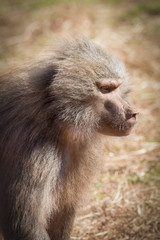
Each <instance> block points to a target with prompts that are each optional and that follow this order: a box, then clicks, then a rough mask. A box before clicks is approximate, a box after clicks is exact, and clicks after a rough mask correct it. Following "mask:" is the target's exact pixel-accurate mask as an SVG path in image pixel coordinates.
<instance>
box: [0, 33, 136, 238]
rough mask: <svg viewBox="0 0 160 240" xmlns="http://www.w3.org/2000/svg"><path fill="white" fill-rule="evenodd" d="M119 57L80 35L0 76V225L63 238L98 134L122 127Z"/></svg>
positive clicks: (132, 118)
mask: <svg viewBox="0 0 160 240" xmlns="http://www.w3.org/2000/svg"><path fill="white" fill-rule="evenodd" d="M127 76H128V75H127V73H126V70H125V67H124V64H123V63H122V62H121V61H120V60H118V59H117V58H115V57H113V56H112V55H111V54H109V53H108V52H106V51H105V50H103V49H102V48H101V47H99V46H97V45H96V44H94V43H93V42H91V41H89V40H88V39H87V38H85V37H83V38H80V39H74V40H70V41H69V40H68V41H67V40H66V41H64V43H63V44H61V45H60V46H59V47H58V48H57V49H56V50H55V51H54V52H53V53H51V54H50V55H49V57H46V58H45V59H43V60H41V61H39V62H35V64H32V66H30V67H29V66H28V67H26V69H23V70H21V71H17V73H16V72H14V73H12V74H9V75H7V74H6V75H3V76H1V77H0V231H1V234H2V235H3V238H4V240H22V239H23V240H68V239H69V237H70V232H71V229H72V224H73V219H74V216H75V211H76V208H77V206H78V205H79V201H80V199H81V198H82V196H83V189H84V187H85V186H86V185H88V182H89V180H90V178H91V176H92V175H94V174H95V173H94V171H95V169H96V165H97V162H96V159H97V149H100V147H99V145H100V144H101V142H100V141H99V140H100V139H101V137H102V134H104V135H111V136H113V135H114V136H124V135H128V134H129V133H130V131H131V129H132V128H133V126H134V125H135V123H136V115H137V111H136V110H135V109H134V108H133V107H132V106H131V105H130V104H128V102H127V100H126V94H127V92H128V87H127V78H128V77H127Z"/></svg>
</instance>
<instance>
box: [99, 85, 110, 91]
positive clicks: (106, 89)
mask: <svg viewBox="0 0 160 240" xmlns="http://www.w3.org/2000/svg"><path fill="white" fill-rule="evenodd" d="M100 91H101V92H102V93H109V92H111V91H112V89H111V88H110V87H109V86H101V87H100Z"/></svg>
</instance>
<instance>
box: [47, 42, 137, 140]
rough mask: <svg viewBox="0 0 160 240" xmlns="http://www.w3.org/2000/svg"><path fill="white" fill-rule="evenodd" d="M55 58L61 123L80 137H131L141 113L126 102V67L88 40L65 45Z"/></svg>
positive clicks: (55, 79) (55, 89)
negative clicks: (100, 135)
mask: <svg viewBox="0 0 160 240" xmlns="http://www.w3.org/2000/svg"><path fill="white" fill-rule="evenodd" d="M55 59H56V61H55V62H54V64H55V66H56V71H57V73H56V75H55V78H54V81H53V84H52V85H51V89H52V90H51V91H52V92H54V97H55V98H56V99H57V101H56V103H58V104H57V106H55V107H56V108H57V112H58V113H59V121H62V122H63V123H65V126H67V128H69V127H70V126H72V130H74V132H76V131H77V132H79V134H83V133H84V134H85V135H87V134H90V133H91V132H94V131H98V132H100V133H103V134H106V135H115V136H124V135H128V134H129V133H130V131H131V129H132V128H133V126H134V125H135V123H136V115H137V111H136V110H135V108H133V107H132V106H131V105H130V104H129V103H128V101H127V100H126V94H127V92H128V86H127V85H128V84H127V82H128V75H127V73H126V70H125V67H124V64H123V63H122V62H121V61H120V60H118V59H117V58H115V57H113V56H112V55H110V54H109V53H108V52H106V51H104V50H103V49H102V48H100V47H99V46H97V45H96V44H94V43H92V42H90V41H89V40H88V39H86V38H81V39H80V40H73V41H71V42H67V43H65V44H64V45H63V46H61V47H60V49H59V50H57V51H56V56H55Z"/></svg>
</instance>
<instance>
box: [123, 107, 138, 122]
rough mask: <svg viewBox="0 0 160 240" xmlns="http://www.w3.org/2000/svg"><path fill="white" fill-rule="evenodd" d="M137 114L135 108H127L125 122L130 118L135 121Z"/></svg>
mask: <svg viewBox="0 0 160 240" xmlns="http://www.w3.org/2000/svg"><path fill="white" fill-rule="evenodd" d="M138 114H139V112H138V111H137V110H136V109H135V108H129V109H127V110H126V120H128V119H130V118H134V119H136V118H137V115H138Z"/></svg>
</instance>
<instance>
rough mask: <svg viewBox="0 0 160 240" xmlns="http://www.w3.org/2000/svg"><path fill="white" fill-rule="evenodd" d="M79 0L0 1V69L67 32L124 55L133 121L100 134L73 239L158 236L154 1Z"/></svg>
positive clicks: (158, 71) (159, 126) (158, 83)
mask: <svg viewBox="0 0 160 240" xmlns="http://www.w3.org/2000/svg"><path fill="white" fill-rule="evenodd" d="M79 2H80V1H79ZM79 2H78V1H70V3H67V1H64V0H63V1H61V2H60V3H59V1H55V0H54V1H53V0H47V1H44V0H40V1H38V0H34V1H31V0H28V1H23V2H22V1H20V0H19V1H18V0H17V1H13V0H10V1H9V0H7V1H3V2H2V3H1V2H0V33H1V34H0V66H1V68H0V71H1V72H3V71H6V70H7V69H8V68H10V67H12V66H15V65H20V64H21V63H22V62H25V61H28V60H29V59H30V58H32V57H33V55H34V56H35V55H37V54H39V52H40V51H41V50H43V49H44V47H45V46H46V44H47V45H50V44H51V43H52V39H53V38H54V39H56V38H57V37H58V38H59V37H61V38H63V37H64V36H67V35H69V34H72V35H75V34H83V35H86V36H88V37H89V38H91V39H93V40H94V41H96V42H97V43H99V44H101V45H102V46H103V47H104V48H106V49H108V50H109V51H110V52H111V53H113V54H114V55H117V56H118V57H120V58H121V59H123V60H124V62H125V63H126V66H127V68H128V70H129V73H130V76H131V81H132V85H133V86H132V89H133V91H132V93H131V96H130V99H131V101H132V102H133V103H134V104H135V105H136V107H137V108H138V109H139V111H140V115H139V123H138V125H137V127H136V129H135V130H134V132H133V133H132V134H131V135H130V136H129V137H126V138H121V139H119V138H118V139H116V138H114V139H112V140H111V141H110V138H109V139H106V143H105V146H104V153H105V157H103V158H104V159H102V160H103V161H102V165H103V166H102V169H103V170H102V171H101V173H100V174H98V175H97V176H96V177H95V183H94V185H93V187H91V194H90V200H89V201H88V203H87V204H85V207H84V208H83V209H80V210H79V213H78V216H77V218H76V221H75V225H74V229H73V232H72V239H80V240H101V239H105V240H152V239H153V240H160V200H159V199H160V104H159V103H160V94H159V92H160V80H159V79H160V66H159V62H160V50H159V49H160V48H159V47H160V31H159V29H160V15H159V14H160V4H159V2H158V1H149V0H147V1H144V0H141V1H138V0H137V1H129V0H128V1H127V0H123V1H120V0H108V1H107V0H103V1H94V4H93V1H91V0H90V1H89V0H88V1H81V3H79Z"/></svg>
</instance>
